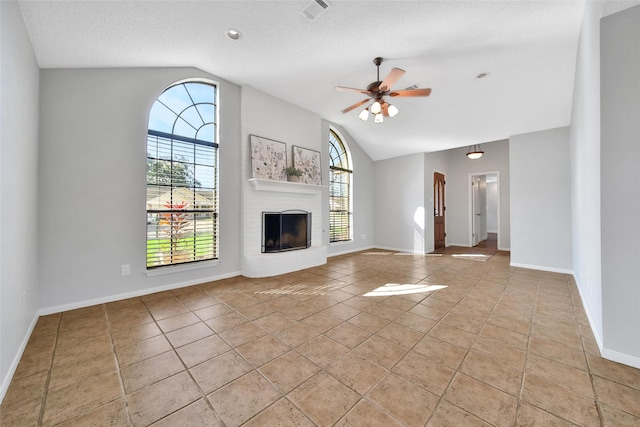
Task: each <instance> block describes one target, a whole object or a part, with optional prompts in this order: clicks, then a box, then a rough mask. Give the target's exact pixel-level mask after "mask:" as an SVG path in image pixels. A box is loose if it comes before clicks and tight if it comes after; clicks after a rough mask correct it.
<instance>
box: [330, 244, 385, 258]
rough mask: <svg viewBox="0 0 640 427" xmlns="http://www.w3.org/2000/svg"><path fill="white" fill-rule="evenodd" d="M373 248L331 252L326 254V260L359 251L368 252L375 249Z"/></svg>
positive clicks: (366, 247)
mask: <svg viewBox="0 0 640 427" xmlns="http://www.w3.org/2000/svg"><path fill="white" fill-rule="evenodd" d="M375 248H376V246H365V247H360V248H351V249H347V250H344V251H340V252H331V253H327V258H330V257H334V256H338V255H347V254H352V253H354V252H360V251H370V250H371V249H375Z"/></svg>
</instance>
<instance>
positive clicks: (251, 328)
mask: <svg viewBox="0 0 640 427" xmlns="http://www.w3.org/2000/svg"><path fill="white" fill-rule="evenodd" d="M266 334H267V331H265V330H264V329H262V328H261V327H259V326H257V325H255V324H254V323H253V322H250V323H243V324H242V325H239V326H235V327H233V328H231V329H227V330H226V331H224V332H221V333H220V334H219V336H220V338H222V339H223V340H225V341H226V342H227V343H228V344H229V345H230V346H231V347H233V348H235V347H240V346H241V345H243V344H246V343H248V342H251V341H254V340H256V339H258V338H260V337H262V336H264V335H266Z"/></svg>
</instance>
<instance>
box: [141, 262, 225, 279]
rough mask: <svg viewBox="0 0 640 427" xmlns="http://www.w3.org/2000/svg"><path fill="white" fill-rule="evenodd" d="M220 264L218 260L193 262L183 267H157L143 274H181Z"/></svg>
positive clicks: (151, 275) (152, 275)
mask: <svg viewBox="0 0 640 427" xmlns="http://www.w3.org/2000/svg"><path fill="white" fill-rule="evenodd" d="M218 264H220V261H219V260H211V261H201V262H194V263H190V264H184V265H172V266H166V267H158V268H153V269H150V270H147V271H146V272H145V274H146V275H147V277H156V276H164V275H166V274H173V273H183V272H185V271H193V270H201V269H203V268H210V267H217V266H218Z"/></svg>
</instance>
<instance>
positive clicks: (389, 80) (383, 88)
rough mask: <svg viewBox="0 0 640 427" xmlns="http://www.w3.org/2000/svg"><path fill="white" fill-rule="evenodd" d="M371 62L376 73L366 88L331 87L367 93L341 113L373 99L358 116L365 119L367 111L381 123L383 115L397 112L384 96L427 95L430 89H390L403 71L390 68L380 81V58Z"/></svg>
mask: <svg viewBox="0 0 640 427" xmlns="http://www.w3.org/2000/svg"><path fill="white" fill-rule="evenodd" d="M373 63H374V64H376V67H377V74H376V77H377V78H376V81H375V82H373V83H370V84H369V85H368V86H367V88H366V89H354V88H350V87H343V86H336V87H334V88H333V89H334V90H337V91H340V92H355V93H361V94H364V95H367V96H368V98H365V99H363V100H362V101H358V102H356V103H355V104H353V105H351V106H349V107H347V108H345V109H344V110H342V113H348V112H349V111H351V110H353V109H355V108H358V107H359V106H361V105H363V104H366V103H367V102H369V100H371V99H373V103H372V104H371V105H369V106H368V107H367V108H365V109H364V110H362V112H360V115H358V118H360V120H363V121H365V122H366V121H367V119H368V118H369V113H371V114H374V123H382V122H383V121H384V117H394V116H395V115H396V114H398V107H396V106H395V105H392V104H389V103H388V102H387V101H385V99H384V97H385V96H391V97H396V96H397V97H408V96H429V94H430V93H431V89H428V88H425V89H406V90H391V86H393V85H394V84H395V83H396V82H397V81H398V80H400V77H402V76H403V75H404V73H405V71H404V70H401V69H400V68H392V69H391V71H390V72H389V74H387V77H385V78H384V80H382V81H380V64H382V58H380V57H378V58H374V60H373Z"/></svg>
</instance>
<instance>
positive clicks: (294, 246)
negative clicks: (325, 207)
mask: <svg viewBox="0 0 640 427" xmlns="http://www.w3.org/2000/svg"><path fill="white" fill-rule="evenodd" d="M309 246H311V212H307V211H301V210H287V211H282V212H262V253H270V252H285V251H295V250H298V249H306V248H308V247H309Z"/></svg>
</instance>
